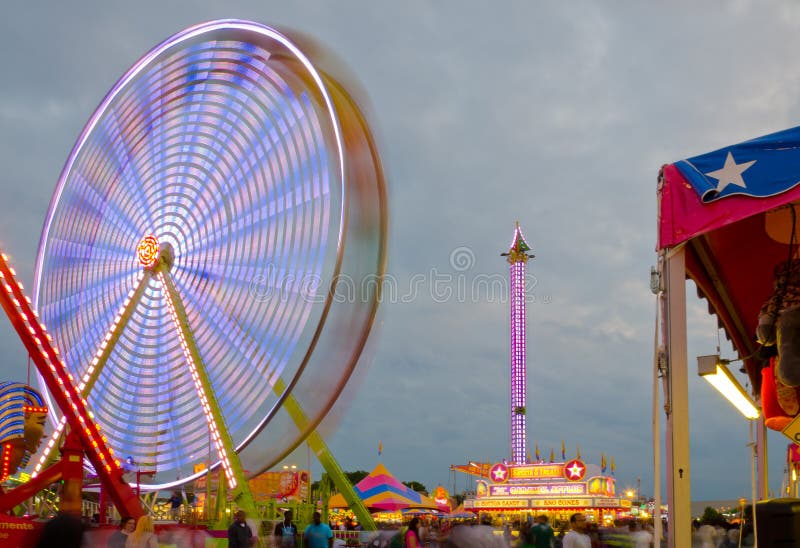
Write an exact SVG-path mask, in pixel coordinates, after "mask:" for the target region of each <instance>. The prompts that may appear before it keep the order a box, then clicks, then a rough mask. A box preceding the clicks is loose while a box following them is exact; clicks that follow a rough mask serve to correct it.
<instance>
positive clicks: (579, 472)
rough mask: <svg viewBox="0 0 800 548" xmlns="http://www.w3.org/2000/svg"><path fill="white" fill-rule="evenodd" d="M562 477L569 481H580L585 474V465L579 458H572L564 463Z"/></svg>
mask: <svg viewBox="0 0 800 548" xmlns="http://www.w3.org/2000/svg"><path fill="white" fill-rule="evenodd" d="M563 471H564V478H565V479H567V480H569V481H580V480H582V479H583V476H584V475H586V465H585V464H583V462H581V460H580V459H572V460H571V461H569V462H568V463H566V464H565V465H564V468H563Z"/></svg>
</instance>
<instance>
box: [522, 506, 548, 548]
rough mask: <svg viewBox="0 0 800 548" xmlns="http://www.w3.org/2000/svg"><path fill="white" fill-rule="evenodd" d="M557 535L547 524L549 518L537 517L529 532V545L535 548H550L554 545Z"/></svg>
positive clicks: (544, 516)
mask: <svg viewBox="0 0 800 548" xmlns="http://www.w3.org/2000/svg"><path fill="white" fill-rule="evenodd" d="M554 539H555V533H553V528H552V527H550V524H549V523H547V516H546V515H544V514H542V515H540V516H537V517H536V523H534V524H533V526H531V528H530V530H529V532H528V539H527V540H528V544H529V545H531V546H533V547H534V548H550V547H551V546H552V545H553V541H554Z"/></svg>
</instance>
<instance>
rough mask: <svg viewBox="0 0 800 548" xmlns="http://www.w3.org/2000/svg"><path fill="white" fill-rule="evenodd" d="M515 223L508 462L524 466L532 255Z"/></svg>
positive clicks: (510, 260)
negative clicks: (528, 275) (527, 314)
mask: <svg viewBox="0 0 800 548" xmlns="http://www.w3.org/2000/svg"><path fill="white" fill-rule="evenodd" d="M530 250H531V248H530V246H529V245H528V243H527V242H526V241H525V238H524V237H523V236H522V230H520V228H519V222H517V225H516V228H515V229H514V239H513V240H512V241H511V247H510V248H509V250H508V253H503V254H502V256H503V257H506V258H507V260H508V264H509V265H510V270H511V290H510V292H509V295H510V297H511V299H510V300H511V462H512V463H514V464H524V463H525V462H526V455H527V452H526V450H525V445H526V440H525V438H526V430H525V393H526V391H527V386H526V375H525V369H526V365H525V264H526V263H527V262H528V259H529V258H533V255H532V254H531V255H528V251H530Z"/></svg>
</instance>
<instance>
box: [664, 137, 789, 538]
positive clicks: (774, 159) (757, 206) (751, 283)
mask: <svg viewBox="0 0 800 548" xmlns="http://www.w3.org/2000/svg"><path fill="white" fill-rule="evenodd" d="M799 182H800V128H792V129H789V130H785V131H781V132H778V133H773V134H770V135H766V136H764V137H759V138H757V139H753V140H750V141H746V142H743V143H739V144H736V145H732V146H728V147H725V148H722V149H719V150H715V151H712V152H709V153H706V154H702V155H699V156H695V157H692V158H688V159H686V160H681V161H679V162H675V163H674V164H669V165H666V166H664V167H662V169H661V171H660V174H659V178H658V213H659V219H658V245H657V249H658V252H659V272H660V274H661V276H660V286H659V289H660V290H661V293H660V295H661V300H662V307H663V308H662V311H663V319H664V326H663V333H664V347H665V348H664V350H665V355H664V357H665V363H664V365H665V369H664V373H665V381H666V385H667V389H666V397H667V398H668V400H669V401H668V402H666V403H667V405H666V406H665V407H666V408H668V413H667V453H666V454H667V491H668V502H669V512H670V523H671V524H674V527H675V529H674V534H671V535H670V546H688V545H690V544H691V531H690V529H689V523H690V522H691V515H690V506H691V505H690V477H691V476H690V466H689V434H688V401H687V391H688V364H687V355H686V294H685V291H686V290H685V279H686V278H689V279H691V280H693V281H694V282H695V284H696V285H697V288H698V292H699V293H700V295H701V296H702V297H704V298H705V299H707V301H708V305H709V309H710V310H711V312H713V313H714V314H716V315H717V317H718V319H719V323H720V325H721V326H722V327H723V328H724V330H725V333H726V335H727V336H728V337H729V338H730V339H731V342H732V344H733V346H734V348H735V349H736V351H737V352H738V354H739V356H740V357H741V358H742V359H743V361H744V366H745V368H746V370H747V372H748V374H749V376H750V378H751V381H752V385H753V387H754V389H755V390H756V391H758V390H759V388H760V385H761V378H760V368H759V367H758V364H757V363H756V361H755V358H754V354H755V352H756V351H757V349H758V344H757V342H756V340H755V331H756V324H757V321H758V313H759V309H760V308H761V306H762V304H763V303H764V301H765V300H766V299H767V298H768V297H769V295H770V294H771V293H772V290H773V276H774V269H775V267H776V265H778V264H779V263H781V262H783V261H786V260H787V259H789V258H790V256H791V250H790V249H789V248H790V246H789V245H787V244H788V243H789V242H790V241H791V240H792V237H791V234H792V217H796V226H795V232H796V230H797V228H796V227H797V226H800V207H797V211H795V210H794V207H793V206H794V204H795V203H796V202H798V200H800V186H799V185H798V183H799ZM656 363H657V364H658V360H656ZM760 426H761V427H760V428H759V429H758V434H759V440H758V443H759V444H763V443H764V440H765V432H764V427H763V421H762V422H761V425H760ZM764 453H765V451H759V462H758V469H759V493H762V496H763V494H764V493H765V492H766V481H765V467H766V459H765V458H764Z"/></svg>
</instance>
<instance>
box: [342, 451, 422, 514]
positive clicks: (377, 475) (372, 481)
mask: <svg viewBox="0 0 800 548" xmlns="http://www.w3.org/2000/svg"><path fill="white" fill-rule="evenodd" d="M353 488H354V490H355V492H356V495H358V496H359V497H360V498H361V500H362V501H364V506H366V507H367V508H369V510H370V511H373V512H374V511H376V510H377V511H393V512H396V511H398V510H403V509H406V508H417V509H423V508H425V509H431V510H436V509H437V508H438V507H437V505H436V503H435V502H434V501H433V500H432V499H430V498H428V497H426V496H425V495H423V494H421V493H417V492H416V491H414V490H413V489H410V488H409V487H406V486H405V485H403V484H402V483H401V482H400V481H398V480H397V479H396V478H395V477H394V476H393V475H392V474H391V473H389V471H388V470H387V469H386V467H385V466H383V464H381V463H378V466H376V467H375V469H374V470H373V471H372V472H370V473H369V475H367V477H365V478H364V479H362V480H361V481H359V482H358V483H357V484H356V485H354V486H353ZM328 508H347V502H345V500H344V497H343V496H342V495H341V494H336V495H334V496H332V497H331V498H330V500H329V501H328Z"/></svg>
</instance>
